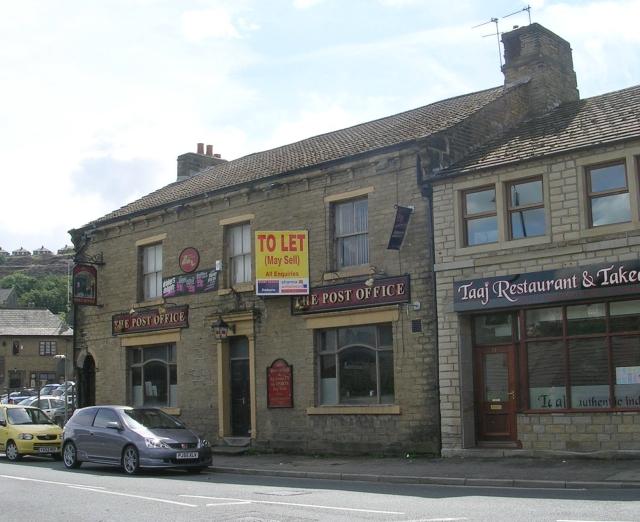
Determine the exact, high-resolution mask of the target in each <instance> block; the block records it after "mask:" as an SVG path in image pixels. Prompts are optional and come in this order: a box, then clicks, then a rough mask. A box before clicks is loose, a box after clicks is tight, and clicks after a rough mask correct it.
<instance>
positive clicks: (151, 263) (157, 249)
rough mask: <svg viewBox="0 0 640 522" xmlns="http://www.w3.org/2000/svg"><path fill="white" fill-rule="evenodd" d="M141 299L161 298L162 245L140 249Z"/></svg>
mask: <svg viewBox="0 0 640 522" xmlns="http://www.w3.org/2000/svg"><path fill="white" fill-rule="evenodd" d="M142 297H143V299H144V300H145V301H146V300H148V299H155V298H156V297H162V243H158V244H156V245H149V246H145V247H143V248H142Z"/></svg>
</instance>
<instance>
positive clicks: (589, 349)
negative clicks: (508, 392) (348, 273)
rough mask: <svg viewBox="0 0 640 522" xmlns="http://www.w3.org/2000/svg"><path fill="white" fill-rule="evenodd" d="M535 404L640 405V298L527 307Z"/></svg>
mask: <svg viewBox="0 0 640 522" xmlns="http://www.w3.org/2000/svg"><path fill="white" fill-rule="evenodd" d="M523 313H524V321H525V327H526V329H525V338H524V347H525V348H524V350H525V354H526V358H525V361H524V362H525V363H526V374H527V380H528V395H529V407H530V408H531V409H536V410H538V409H541V410H549V409H553V410H557V409H573V410H605V409H636V410H637V409H640V301H639V300H628V301H612V302H610V303H592V304H581V305H572V306H564V307H551V308H541V309H532V310H525V311H524V312H523Z"/></svg>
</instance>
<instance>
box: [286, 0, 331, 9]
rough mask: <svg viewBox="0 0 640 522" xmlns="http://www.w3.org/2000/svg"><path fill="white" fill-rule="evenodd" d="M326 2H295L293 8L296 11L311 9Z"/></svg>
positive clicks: (308, 0)
mask: <svg viewBox="0 0 640 522" xmlns="http://www.w3.org/2000/svg"><path fill="white" fill-rule="evenodd" d="M322 2H324V0H293V7H295V8H296V9H309V8H311V7H315V6H316V5H320V4H321V3H322Z"/></svg>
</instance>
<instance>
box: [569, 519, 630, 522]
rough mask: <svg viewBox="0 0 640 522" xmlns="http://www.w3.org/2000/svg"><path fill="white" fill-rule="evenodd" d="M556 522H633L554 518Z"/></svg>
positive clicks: (626, 521) (627, 521)
mask: <svg viewBox="0 0 640 522" xmlns="http://www.w3.org/2000/svg"><path fill="white" fill-rule="evenodd" d="M556 522H633V520H631V521H629V520H574V519H570V520H569V519H567V520H556Z"/></svg>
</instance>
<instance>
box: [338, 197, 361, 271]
mask: <svg viewBox="0 0 640 522" xmlns="http://www.w3.org/2000/svg"><path fill="white" fill-rule="evenodd" d="M333 210H334V214H333V215H334V241H335V251H336V265H337V267H338V268H345V267H349V266H358V265H366V264H368V263H369V228H368V221H369V220H368V213H369V211H368V200H367V199H366V198H363V199H353V200H349V201H344V202H340V203H335V204H334V207H333Z"/></svg>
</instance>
